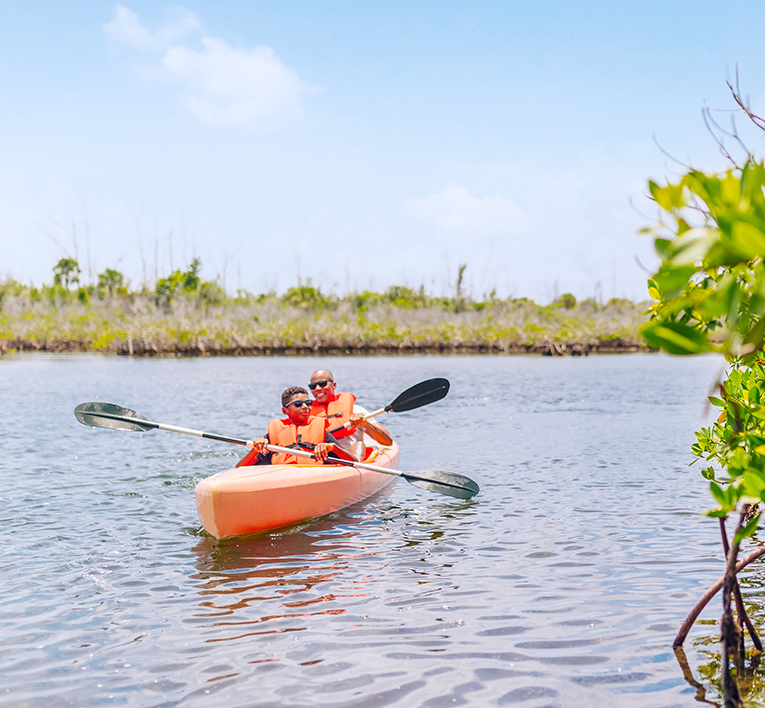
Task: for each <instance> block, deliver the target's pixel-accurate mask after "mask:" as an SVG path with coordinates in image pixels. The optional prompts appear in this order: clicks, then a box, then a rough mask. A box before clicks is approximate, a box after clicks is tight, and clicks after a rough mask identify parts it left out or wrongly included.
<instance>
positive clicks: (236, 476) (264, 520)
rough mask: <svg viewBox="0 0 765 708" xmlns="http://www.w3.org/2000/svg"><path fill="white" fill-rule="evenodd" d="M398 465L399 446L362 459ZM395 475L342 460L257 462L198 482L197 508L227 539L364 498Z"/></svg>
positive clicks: (211, 529)
mask: <svg viewBox="0 0 765 708" xmlns="http://www.w3.org/2000/svg"><path fill="white" fill-rule="evenodd" d="M365 462H367V463H373V464H375V465H377V466H378V467H387V468H389V469H397V468H398V445H396V443H395V442H393V444H392V445H389V446H384V447H380V448H378V449H377V450H376V451H375V452H373V453H372V455H371V456H370V457H369V458H368V459H367V460H365ZM392 480H393V476H392V475H388V474H385V473H383V472H373V471H371V470H365V469H360V468H357V467H348V466H344V465H322V466H318V465H257V466H252V467H237V468H235V469H231V470H226V471H225V472H218V473H217V474H214V475H212V476H211V477H207V478H205V479H203V480H202V481H201V482H200V483H199V484H197V486H196V489H195V496H196V500H197V512H198V513H199V519H200V520H201V522H202V526H204V529H205V531H207V533H209V534H210V535H212V536H215V538H230V537H231V536H242V535H244V534H248V533H256V532H258V531H268V530H270V529H276V528H279V527H281V526H289V525H290V524H296V523H298V522H300V521H306V520H308V519H313V518H316V517H317V516H323V515H324V514H329V513H330V512H332V511H337V510H338V509H342V508H343V507H346V506H348V505H350V504H354V503H355V502H357V501H361V500H362V499H365V498H366V497H368V496H369V495H370V494H374V493H375V492H376V491H377V490H378V489H382V488H383V487H385V486H386V485H387V484H389V483H390V482H391V481H392Z"/></svg>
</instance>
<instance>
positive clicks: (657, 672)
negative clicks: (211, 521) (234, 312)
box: [0, 355, 765, 708]
mask: <svg viewBox="0 0 765 708" xmlns="http://www.w3.org/2000/svg"><path fill="white" fill-rule="evenodd" d="M323 366H328V367H330V368H331V369H333V371H334V373H335V377H336V379H337V380H338V382H339V388H340V389H347V390H352V391H354V392H355V393H356V394H357V395H358V397H359V400H360V402H361V403H362V404H364V405H366V406H367V407H370V408H377V407H380V406H382V405H385V404H386V403H389V402H390V401H391V400H393V398H395V396H396V395H398V393H400V392H401V391H403V390H404V389H405V388H407V387H408V386H410V385H412V384H413V383H416V382H417V381H420V380H422V379H426V378H430V377H433V376H445V377H447V378H448V379H449V380H450V381H451V383H452V388H451V392H450V394H449V396H448V397H447V398H446V399H444V400H443V401H441V402H438V403H435V404H433V405H431V406H428V407H426V408H422V409H420V410H417V411H412V412H410V413H402V414H389V415H388V416H387V417H386V418H385V420H384V423H385V424H386V425H387V426H388V427H389V429H390V430H391V432H392V433H393V434H394V436H395V437H396V439H397V440H398V442H399V444H400V447H401V465H402V468H403V469H409V470H417V469H434V468H435V469H443V470H450V471H454V472H460V473H463V474H467V475H468V476H470V477H472V478H474V479H475V480H476V481H477V482H479V484H480V485H481V493H480V494H479V495H478V496H477V497H475V498H474V499H473V500H470V501H460V500H457V499H452V498H450V497H444V496H439V495H436V494H433V493H429V492H425V491H423V490H420V489H417V488H415V487H412V486H410V485H409V484H407V483H406V482H404V481H402V480H397V481H395V482H394V483H393V484H391V485H389V486H388V487H387V488H386V489H384V490H383V491H382V492H380V493H378V494H377V495H376V496H374V497H372V498H370V499H368V500H366V501H365V502H362V503H359V504H357V505H355V506H353V507H350V508H347V509H345V510H343V511H341V512H338V513H335V514H332V515H331V516H328V517H324V518H321V519H318V520H314V521H312V522H308V523H305V524H302V525H300V526H297V527H292V528H289V529H286V530H282V531H280V532H278V533H272V534H266V535H261V536H251V537H244V538H238V539H230V540H227V541H216V540H214V539H212V538H210V537H208V536H206V535H205V534H204V533H203V532H202V530H201V527H200V524H199V522H198V520H197V516H196V509H195V504H194V486H195V484H196V483H197V482H198V481H199V480H200V479H202V478H203V477H205V476H208V475H210V474H213V473H214V472H216V471H219V470H221V469H226V468H228V467H231V466H233V465H234V463H235V462H236V460H237V459H238V457H239V456H240V455H241V453H242V448H239V447H236V446H230V445H226V444H223V443H215V442H209V441H205V440H200V439H198V438H191V437H187V436H183V435H173V434H169V433H162V432H151V433H127V432H120V431H111V430H103V429H94V428H86V427H84V426H81V425H80V424H79V423H77V422H76V420H75V418H74V417H73V415H72V410H73V409H74V407H75V406H76V405H77V404H78V403H81V402H84V401H89V400H104V401H110V402H114V403H119V404H121V405H125V406H128V407H131V408H134V409H136V410H138V411H139V412H141V413H142V414H144V415H145V416H146V417H148V418H149V419H151V420H155V421H159V422H164V423H171V424H175V425H181V426H186V427H192V428H198V429H202V430H206V431H209V432H216V433H221V434H225V435H232V436H236V437H251V436H253V435H255V434H258V433H261V432H262V431H264V430H265V427H266V423H267V421H268V420H269V419H270V418H272V417H276V416H277V415H279V414H280V406H279V403H278V397H279V393H280V391H281V390H282V389H283V388H285V387H286V386H288V385H293V384H304V383H305V382H307V380H308V377H309V375H310V372H311V371H312V370H313V369H314V368H318V367H323ZM720 366H721V362H720V360H719V359H717V358H715V357H705V358H692V359H678V358H670V357H666V356H660V355H622V356H618V357H606V356H601V357H587V358H556V359H549V358H537V357H458V356H454V357H438V356H422V357H401V358H399V357H378V358H337V359H326V358H233V359H187V360H179V359H161V360H147V359H139V360H131V359H129V358H114V357H100V356H96V355H11V356H7V357H5V358H3V359H0V401H2V406H0V449H1V452H2V454H1V455H0V475H1V479H2V487H1V488H0V509H2V517H0V518H1V519H2V526H3V534H2V536H0V558H1V560H2V583H0V649H1V651H0V706H30V707H31V706H34V707H35V708H39V707H42V706H57V707H58V706H107V705H115V706H119V705H126V706H146V707H149V706H151V707H160V706H162V707H170V706H183V707H184V708H186V707H188V708H203V707H204V708H206V707H208V706H209V707H213V706H216V707H217V706H227V707H228V708H235V707H239V706H241V707H253V708H254V707H261V708H266V707H268V708H277V707H282V706H284V707H287V706H333V707H335V706H338V707H341V708H351V707H353V708H373V707H378V706H401V707H406V708H410V707H414V706H422V707H429V708H436V707H439V706H460V705H467V706H494V705H510V706H516V705H517V706H524V707H526V706H529V707H531V706H534V707H541V706H572V707H573V706H614V705H618V706H641V707H644V706H691V705H695V704H696V703H697V701H700V700H701V701H711V702H713V703H719V684H718V681H717V678H716V671H717V670H718V666H717V663H716V662H717V658H716V657H717V650H718V645H717V644H715V641H716V634H717V629H716V627H715V625H714V620H715V619H716V618H719V614H720V600H719V598H716V599H715V600H714V601H713V602H712V603H711V605H710V607H709V608H708V609H707V611H705V613H704V614H703V615H702V620H703V621H702V622H700V623H697V625H696V626H695V628H694V630H693V631H692V633H691V635H690V637H689V638H688V640H687V641H686V646H685V652H686V655H687V661H688V665H687V666H685V667H684V666H683V656H682V655H681V656H680V657H677V656H676V655H675V654H674V653H673V651H672V648H671V643H672V639H673V637H674V635H675V633H676V632H677V629H678V628H679V625H680V622H681V621H682V619H683V618H684V617H685V615H686V614H687V613H688V611H689V610H690V609H691V607H692V606H693V605H694V603H695V602H696V600H697V599H698V598H699V597H700V596H701V594H702V593H703V592H704V590H705V589H706V588H707V587H708V586H709V585H710V584H711V583H712V582H714V581H715V580H717V578H719V577H720V575H721V574H722V571H723V560H722V554H721V550H720V544H719V541H718V533H717V527H716V522H715V521H714V520H711V519H708V518H706V517H704V516H701V515H700V512H701V511H702V510H703V509H704V508H705V507H706V506H708V505H710V499H709V497H708V493H707V491H706V489H705V483H704V481H703V480H702V479H701V477H700V475H699V473H698V471H697V469H696V468H695V467H694V468H691V469H689V468H688V462H689V461H690V459H691V458H690V455H689V452H688V446H689V445H690V444H691V443H692V442H693V430H694V429H696V428H697V427H699V426H700V425H702V424H705V422H706V421H707V420H708V416H709V413H708V412H705V409H704V403H705V395H706V393H707V392H708V390H709V388H710V386H711V385H712V384H713V383H714V381H715V377H716V376H717V375H718V374H719V371H720ZM705 416H706V417H705ZM751 543H757V541H756V539H755V540H754V541H753V542H750V545H751ZM761 568H762V566H759V567H758V566H757V564H755V565H754V566H753V567H751V568H750V569H748V570H747V571H746V573H745V579H744V583H743V585H744V592H745V597H746V601H747V603H748V604H749V606H750V609H751V610H752V612H753V614H754V616H755V618H756V619H757V620H761V619H762V615H763V611H762V609H761V606H762V605H763V604H764V603H763V590H762V582H761V578H762V577H763V576H764V575H765V574H764V573H763V571H762V570H761ZM761 673H762V672H761V671H760V670H759V669H758V670H757V671H755V676H754V679H753V682H754V685H755V688H756V690H758V689H757V686H759V685H760V683H761V681H762V677H761ZM749 700H750V701H751V703H750V704H751V705H757V704H758V703H757V700H758V699H756V698H753V697H752V695H750V697H749Z"/></svg>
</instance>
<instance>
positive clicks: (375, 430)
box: [350, 413, 393, 445]
mask: <svg viewBox="0 0 765 708" xmlns="http://www.w3.org/2000/svg"><path fill="white" fill-rule="evenodd" d="M350 423H351V425H352V426H353V427H354V428H358V429H359V430H363V431H364V432H365V433H366V434H367V435H369V437H370V438H372V440H374V441H375V442H378V443H380V445H391V444H392V443H393V437H392V436H391V434H390V433H389V432H388V431H387V430H386V429H385V428H383V426H382V425H380V424H379V423H375V422H374V421H373V420H364V413H352V414H351V418H350Z"/></svg>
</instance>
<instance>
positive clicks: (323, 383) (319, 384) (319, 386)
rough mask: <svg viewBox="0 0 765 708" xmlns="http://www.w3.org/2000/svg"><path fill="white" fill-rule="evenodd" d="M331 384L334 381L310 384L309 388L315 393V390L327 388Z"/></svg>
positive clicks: (325, 380)
mask: <svg viewBox="0 0 765 708" xmlns="http://www.w3.org/2000/svg"><path fill="white" fill-rule="evenodd" d="M331 383H333V381H332V379H329V380H327V379H324V381H317V382H316V383H309V384H308V388H310V389H311V391H313V390H314V389H315V388H317V387H318V388H327V386H329V385H330V384H331Z"/></svg>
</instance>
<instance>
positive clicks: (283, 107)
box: [104, 5, 312, 125]
mask: <svg viewBox="0 0 765 708" xmlns="http://www.w3.org/2000/svg"><path fill="white" fill-rule="evenodd" d="M176 13H177V17H176V19H175V20H174V21H173V22H171V23H169V24H167V25H165V26H164V27H163V28H162V29H160V30H159V31H158V32H155V33H152V32H150V31H149V30H148V29H146V28H145V27H144V26H143V25H142V24H141V23H140V21H139V19H138V15H136V14H135V13H134V12H132V11H131V10H129V9H128V8H126V7H123V6H122V5H117V7H116V9H115V16H114V19H113V20H112V21H111V22H110V23H109V24H107V25H105V27H104V29H105V31H106V32H107V33H108V34H110V35H112V36H113V37H115V38H116V39H118V40H120V41H123V42H126V43H128V44H130V45H131V46H133V47H136V48H137V49H140V50H142V51H153V52H161V53H162V58H161V60H160V62H159V64H158V65H155V66H153V67H151V69H150V70H148V71H147V70H144V71H143V72H142V73H143V75H144V76H146V77H147V78H148V77H151V78H159V79H164V80H167V81H171V82H174V83H177V84H178V85H179V86H181V87H182V90H183V92H184V102H185V104H186V106H187V107H188V109H189V110H190V111H191V112H192V113H193V114H194V115H195V116H197V118H199V119H200V120H201V121H203V122H205V123H210V124H218V125H253V124H256V123H259V122H261V121H263V120H264V119H266V118H269V117H271V116H277V115H284V114H297V113H299V112H300V99H301V98H302V96H303V95H305V94H306V93H311V92H312V89H309V87H307V86H306V85H305V84H304V83H303V82H302V81H301V80H300V78H299V77H298V76H297V74H295V72H294V71H292V70H291V69H290V68H289V67H287V66H286V65H285V64H283V63H282V62H281V60H280V59H279V58H278V57H277V56H276V54H275V53H274V51H273V50H272V49H271V48H270V47H267V46H258V47H255V48H253V49H236V48H234V47H231V46H230V45H229V44H227V43H226V42H225V41H223V40H222V39H217V38H213V37H206V36H203V35H202V36H201V37H200V43H201V49H198V50H197V49H191V48H189V47H188V46H185V45H184V44H182V43H180V42H179V41H178V40H180V39H181V38H182V37H183V36H184V35H186V34H188V33H189V32H201V26H200V24H199V22H198V20H197V19H196V17H195V16H194V15H193V13H191V12H188V11H186V10H183V9H178V10H177V11H176Z"/></svg>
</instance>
